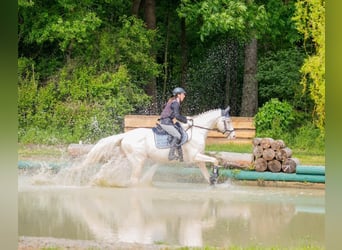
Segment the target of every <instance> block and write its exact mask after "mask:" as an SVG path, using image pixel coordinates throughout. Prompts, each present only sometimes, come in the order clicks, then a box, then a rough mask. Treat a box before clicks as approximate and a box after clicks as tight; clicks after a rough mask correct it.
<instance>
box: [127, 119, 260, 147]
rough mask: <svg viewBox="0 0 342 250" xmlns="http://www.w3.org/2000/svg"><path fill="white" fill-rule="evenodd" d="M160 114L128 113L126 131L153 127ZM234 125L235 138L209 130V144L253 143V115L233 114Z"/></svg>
mask: <svg viewBox="0 0 342 250" xmlns="http://www.w3.org/2000/svg"><path fill="white" fill-rule="evenodd" d="M158 118H159V116H156V115H126V116H125V132H127V131H129V130H131V129H135V128H152V127H154V126H155V125H156V123H157V120H158ZM231 118H232V122H233V127H234V129H235V135H236V139H235V140H227V138H226V137H225V136H224V135H223V134H222V133H219V132H216V131H209V133H208V137H207V141H206V143H207V144H222V143H252V139H253V138H254V137H255V126H254V123H253V118H252V117H237V116H232V117H231Z"/></svg>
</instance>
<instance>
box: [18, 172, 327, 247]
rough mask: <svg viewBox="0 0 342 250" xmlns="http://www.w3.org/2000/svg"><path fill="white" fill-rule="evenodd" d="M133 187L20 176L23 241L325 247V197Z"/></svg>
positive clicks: (245, 189) (170, 185)
mask: <svg viewBox="0 0 342 250" xmlns="http://www.w3.org/2000/svg"><path fill="white" fill-rule="evenodd" d="M163 174H167V172H165V169H164V168H163V167H160V168H159V169H158V170H157V173H156V175H155V177H154V178H153V183H152V185H151V186H144V187H135V188H118V187H104V186H98V185H95V186H94V185H64V184H59V183H56V182H54V183H51V182H39V183H38V182H37V181H36V179H35V178H36V176H30V175H20V176H19V182H18V183H19V186H18V191H19V192H18V207H19V209H18V210H19V211H18V213H19V236H35V237H44V238H45V237H54V238H63V239H77V240H97V241H101V242H107V243H115V242H137V243H145V244H158V243H163V244H168V245H177V246H218V247H223V246H226V247H227V246H232V245H238V246H250V245H259V246H302V245H304V244H305V243H307V242H309V243H310V244H311V245H317V246H324V238H325V237H324V231H325V225H324V220H325V201H324V199H325V198H324V196H325V192H324V190H314V189H295V188H269V187H254V186H253V187H252V186H239V185H236V184H229V183H223V184H220V185H218V186H216V187H210V186H208V185H207V184H205V183H201V182H197V183H191V182H177V181H175V180H174V181H170V182H165V181H160V180H161V179H158V176H162V175H163Z"/></svg>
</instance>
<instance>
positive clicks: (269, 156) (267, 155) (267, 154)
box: [262, 148, 275, 161]
mask: <svg viewBox="0 0 342 250" xmlns="http://www.w3.org/2000/svg"><path fill="white" fill-rule="evenodd" d="M274 156H275V152H274V150H273V149H271V148H266V149H264V151H263V152H262V158H264V159H265V160H266V161H271V160H273V159H274Z"/></svg>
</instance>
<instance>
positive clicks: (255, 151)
mask: <svg viewBox="0 0 342 250" xmlns="http://www.w3.org/2000/svg"><path fill="white" fill-rule="evenodd" d="M263 151H264V150H263V148H262V147H261V146H255V147H254V148H253V156H254V159H258V158H260V157H262V153H263Z"/></svg>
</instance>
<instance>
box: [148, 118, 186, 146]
mask: <svg viewBox="0 0 342 250" xmlns="http://www.w3.org/2000/svg"><path fill="white" fill-rule="evenodd" d="M175 125H176V128H177V129H178V131H179V132H180V133H181V135H182V137H181V142H180V143H179V146H181V145H183V144H184V143H186V142H187V140H188V134H187V133H186V132H185V131H184V129H183V128H182V126H181V125H180V124H179V123H178V122H176V123H175ZM152 131H153V134H154V142H155V144H156V147H157V148H170V147H171V144H170V142H171V141H172V136H171V135H169V134H168V133H167V132H166V131H165V130H164V129H163V128H162V127H161V126H160V125H159V124H157V125H156V126H155V127H153V128H152Z"/></svg>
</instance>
